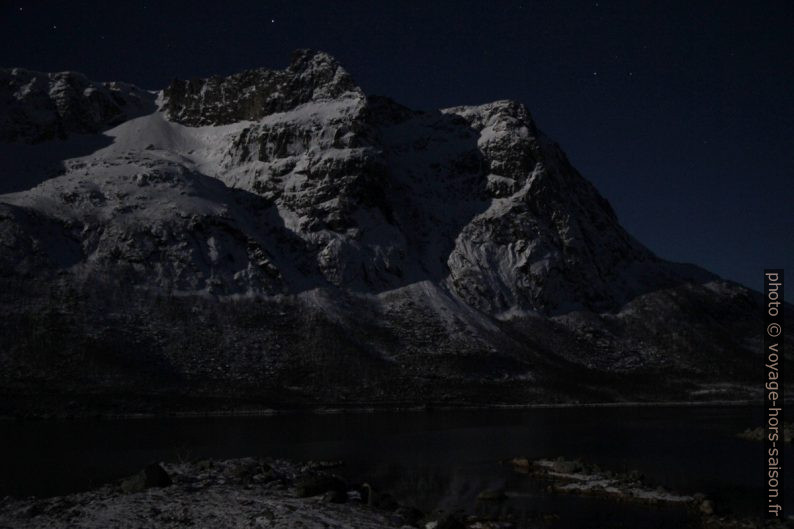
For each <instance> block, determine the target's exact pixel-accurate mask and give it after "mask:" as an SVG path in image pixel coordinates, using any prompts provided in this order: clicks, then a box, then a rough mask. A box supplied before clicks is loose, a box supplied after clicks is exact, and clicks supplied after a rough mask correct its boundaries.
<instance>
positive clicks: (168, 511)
mask: <svg viewBox="0 0 794 529" xmlns="http://www.w3.org/2000/svg"><path fill="white" fill-rule="evenodd" d="M155 468H157V469H159V470H154V469H155ZM312 479H313V480H314V483H315V485H314V486H313V488H312V489H311V491H307V490H305V489H304V491H303V493H299V492H298V491H296V484H298V483H300V482H306V481H309V480H312ZM131 481H132V482H133V484H134V486H130V482H131ZM169 482H170V484H168V483H169ZM340 483H344V482H343V481H342V480H341V479H340V478H336V477H332V474H331V473H330V471H329V470H326V469H322V468H318V467H316V466H312V465H308V466H300V465H296V464H293V463H289V462H286V461H277V460H269V461H262V460H256V459H239V460H228V461H204V462H199V463H184V464H163V465H162V467H160V466H159V465H154V466H152V467H147V469H145V470H144V471H142V472H141V474H140V475H136V476H133V477H132V478H129V479H127V480H123V481H121V482H120V483H116V484H110V485H105V486H103V487H101V488H99V489H96V490H93V491H89V492H83V493H78V494H71V495H68V496H61V497H56V498H49V499H11V498H6V499H4V500H3V501H2V504H0V527H14V528H20V529H22V528H56V527H57V528H60V527H67V526H68V527H81V528H86V529H89V528H96V529H104V528H107V527H124V528H155V527H157V528H160V527H162V528H166V527H184V526H193V527H217V528H243V527H246V528H285V529H286V528H293V527H305V528H322V527H329V526H336V527H356V528H362V529H375V528H383V527H393V524H392V523H391V522H390V521H389V514H390V513H388V512H384V511H380V510H378V509H374V508H371V507H369V506H367V505H366V504H365V503H364V502H362V501H361V500H360V496H359V495H358V493H357V492H355V491H354V490H352V488H351V490H349V491H348V490H347V485H346V484H345V485H344V489H345V490H344V493H345V494H344V496H345V497H344V500H343V501H336V502H328V501H326V500H325V498H324V494H325V493H326V492H328V491H329V490H330V488H333V489H334V490H340V489H339V484H340ZM298 486H299V485H298ZM348 500H349V501H348Z"/></svg>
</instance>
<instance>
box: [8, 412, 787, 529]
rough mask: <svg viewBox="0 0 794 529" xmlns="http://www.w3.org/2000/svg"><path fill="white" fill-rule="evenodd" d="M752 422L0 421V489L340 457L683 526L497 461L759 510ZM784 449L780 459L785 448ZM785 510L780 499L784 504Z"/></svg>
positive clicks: (549, 504)
mask: <svg viewBox="0 0 794 529" xmlns="http://www.w3.org/2000/svg"><path fill="white" fill-rule="evenodd" d="M762 420H763V416H762V410H761V409H760V408H749V407H669V408H668V407H663V408H659V407H652V408H651V407H635V408H557V409H529V410H510V411H501V410H499V411H494V410H477V411H432V412H382V413H370V414H367V413H351V414H339V415H319V414H295V415H284V416H274V417H218V418H178V419H174V418H164V419H125V420H109V421H98V420H74V421H30V422H28V421H25V422H22V421H3V422H0V449H2V452H0V453H2V454H3V456H2V466H1V467H0V495H7V494H10V495H40V496H46V495H54V494H62V493H67V492H73V491H77V490H84V489H88V488H90V487H92V486H94V485H97V484H100V483H103V482H106V481H109V480H113V479H117V478H119V477H122V476H125V475H128V474H131V473H133V472H136V471H137V470H139V469H140V467H142V466H143V465H145V464H147V463H149V462H151V461H161V460H166V461H167V460H177V459H199V458H233V457H243V456H263V457H267V456H272V457H286V458H292V459H299V460H300V459H342V460H344V461H345V463H346V469H345V471H344V473H345V474H346V475H347V477H348V478H350V479H352V480H359V479H360V480H367V481H369V482H370V483H372V484H373V486H375V487H376V488H379V489H381V490H389V491H391V492H392V493H393V495H395V496H396V497H398V498H399V499H401V500H403V501H405V502H407V503H413V504H415V505H416V506H417V507H419V508H421V509H423V510H433V509H439V508H440V509H445V510H447V511H454V510H457V509H463V510H467V511H472V510H474V509H475V508H476V507H475V505H476V501H475V498H476V496H477V494H478V493H479V492H481V491H482V490H484V489H494V488H504V489H505V490H506V491H507V493H508V496H509V497H510V499H509V500H508V502H506V504H504V505H502V506H501V507H500V508H501V509H504V510H508V511H511V512H513V513H514V515H515V516H516V517H517V518H519V519H520V518H521V517H522V516H530V517H531V516H537V514H538V513H558V514H560V515H561V519H560V521H559V522H557V523H556V524H555V525H553V527H559V528H567V527H581V526H583V525H586V526H588V527H623V526H625V527H630V526H634V527H637V526H639V527H680V526H682V523H683V521H684V519H685V513H683V511H682V510H680V509H670V508H653V507H650V508H649V507H641V506H631V505H620V506H619V507H616V505H615V504H614V503H612V502H609V501H608V500H604V499H599V498H577V497H574V496H554V495H549V494H547V493H546V492H544V491H543V488H542V485H541V484H539V483H537V482H535V481H534V480H532V479H530V478H528V477H527V476H524V475H520V474H516V473H514V472H513V471H512V470H511V469H510V468H509V467H508V466H506V465H502V464H500V463H499V462H500V460H504V459H508V458H512V457H516V456H526V457H529V458H537V457H557V456H564V457H566V458H574V457H581V458H583V459H585V460H587V461H589V462H593V463H597V464H599V465H601V466H603V467H606V468H611V469H615V470H630V469H636V470H639V471H641V472H643V473H644V474H645V475H646V476H647V479H648V481H651V482H653V483H654V484H659V485H663V486H666V487H668V488H670V489H673V490H676V491H679V492H684V493H694V492H703V493H706V494H707V495H708V496H709V497H711V498H713V499H714V500H715V502H716V504H717V506H718V507H720V506H729V507H730V509H731V510H732V511H733V512H735V513H737V514H742V515H753V516H755V515H758V516H760V515H761V514H762V512H763V511H762V510H761V509H763V503H764V502H765V501H766V500H765V497H764V496H765V490H764V483H763V464H764V463H763V456H764V454H763V446H762V444H760V443H753V442H749V441H745V440H742V439H739V438H737V437H736V435H735V434H736V433H737V432H740V431H742V430H744V429H745V428H747V427H754V426H757V425H761V424H762ZM787 455H788V458H787V463H788V465H787V466H789V467H790V466H792V465H794V457H792V456H791V449H790V447H789V449H788V452H787ZM786 474H787V475H789V476H790V475H792V473H791V472H790V471H788V472H786ZM788 481H789V483H794V482H792V480H791V479H789V480H788ZM791 496H792V495H789V498H790V497H791ZM792 507H794V505H792V502H791V501H790V500H789V501H788V506H787V510H788V512H791V509H792ZM478 508H483V507H482V506H480V507H478Z"/></svg>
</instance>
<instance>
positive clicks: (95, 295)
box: [0, 51, 761, 412]
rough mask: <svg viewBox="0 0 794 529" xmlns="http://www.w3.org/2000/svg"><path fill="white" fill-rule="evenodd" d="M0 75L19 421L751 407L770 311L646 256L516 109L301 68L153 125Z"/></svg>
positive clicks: (131, 96) (39, 79) (107, 89)
mask: <svg viewBox="0 0 794 529" xmlns="http://www.w3.org/2000/svg"><path fill="white" fill-rule="evenodd" d="M2 75H3V76H5V77H4V79H5V81H4V84H3V85H2V86H0V119H2V123H0V139H2V140H3V141H5V142H6V144H5V145H3V146H2V149H0V155H3V156H4V158H3V159H2V162H3V164H4V165H5V166H6V167H7V168H8V169H9V171H10V172H13V173H14V174H15V176H14V177H13V178H11V177H9V178H8V179H7V181H6V182H3V183H0V184H2V186H3V189H0V190H5V191H16V192H13V193H7V194H5V195H0V245H1V246H2V247H3V252H2V254H0V274H1V275H2V282H3V285H4V287H5V288H3V294H2V296H0V301H2V312H3V315H2V321H3V326H4V329H3V336H4V338H3V341H4V343H3V344H2V346H3V347H2V352H1V353H0V367H1V368H2V373H3V374H2V375H0V386H1V387H0V390H2V391H3V392H5V396H6V399H5V402H6V403H7V404H6V405H5V406H6V408H7V409H6V411H12V412H13V411H16V410H18V409H22V408H30V407H36V406H37V407H39V408H42V409H44V408H47V407H48V406H51V405H54V403H59V404H58V405H59V406H60V405H62V404H63V402H64V400H63V398H62V396H63V395H64V394H65V395H68V396H69V398H70V399H72V400H71V402H73V404H72V406H74V407H78V408H79V407H80V406H88V404H85V402H86V400H84V399H87V398H88V397H87V396H88V395H96V394H102V395H106V396H107V397H108V398H107V399H106V400H105V401H104V402H105V404H107V406H110V407H114V408H119V407H122V408H124V407H126V408H127V409H140V408H143V407H146V406H155V407H162V406H169V407H179V406H186V407H197V406H223V405H230V403H231V404H233V405H236V406H257V407H261V406H277V405H283V406H287V405H296V404H307V405H339V404H358V405H362V404H378V403H380V404H395V403H401V404H423V403H434V402H436V403H437V402H448V403H456V404H460V403H476V404H492V403H498V402H505V403H527V402H537V401H559V400H565V401H570V400H615V399H626V398H631V399H670V398H675V399H693V398H708V397H714V396H716V397H719V398H733V399H735V398H741V396H742V395H744V394H746V393H743V392H746V391H747V390H746V389H742V388H743V386H742V383H743V382H745V381H746V380H748V378H747V377H750V376H751V375H752V371H751V370H749V369H750V368H751V366H753V365H754V362H755V359H756V357H757V356H758V354H759V352H760V346H759V343H760V342H759V340H760V332H759V329H760V328H761V327H760V323H759V316H760V309H759V308H758V306H757V299H756V297H755V295H754V294H753V293H752V292H750V291H748V290H747V289H744V288H743V287H740V286H738V285H735V284H732V283H729V282H725V281H722V280H720V279H719V278H717V277H716V276H714V275H712V274H710V273H708V272H706V271H703V270H701V269H698V268H696V267H693V266H685V265H677V264H673V263H668V262H665V261H663V260H661V259H659V258H657V257H656V256H654V255H653V254H652V253H651V252H650V251H649V250H648V249H646V248H645V247H643V246H642V245H641V244H640V243H639V242H637V241H636V240H634V239H633V238H632V237H631V236H630V235H628V234H627V233H626V231H625V230H624V229H623V228H622V227H621V226H620V224H619V223H618V220H617V218H616V216H615V213H614V212H613V210H612V209H611V207H610V206H609V204H608V203H607V201H606V200H605V199H604V198H603V197H601V196H600V195H599V194H598V192H597V190H596V189H595V188H594V187H593V186H592V185H591V184H590V183H589V182H588V181H587V180H585V179H584V178H583V177H582V176H581V175H580V174H579V173H578V172H577V171H576V170H575V169H574V168H573V167H572V166H571V165H570V163H569V162H568V160H567V158H566V157H565V155H564V153H563V152H562V150H561V149H560V148H559V147H558V146H557V145H556V144H555V143H553V142H552V141H551V140H549V139H548V138H547V137H546V136H544V135H543V133H542V132H541V131H540V130H539V129H538V128H537V126H536V125H535V123H534V121H533V119H532V117H531V115H530V113H529V111H528V110H527V108H526V107H524V106H523V105H521V104H519V103H516V102H512V101H497V102H494V103H489V104H485V105H480V106H469V107H455V108H450V109H444V110H441V111H438V112H417V111H413V110H410V109H407V108H405V107H403V106H401V105H399V104H397V103H395V102H393V101H391V100H389V99H386V98H377V97H368V96H366V95H365V94H364V93H363V92H362V91H361V90H360V89H359V88H358V87H357V86H356V85H355V83H354V82H353V80H352V78H351V77H350V75H349V74H348V73H347V72H346V71H345V70H344V69H343V68H342V67H341V66H340V65H339V64H338V63H337V62H336V61H335V60H334V59H333V58H331V57H330V56H328V55H326V54H324V53H319V52H310V51H300V52H296V54H295V55H294V56H293V60H292V62H291V64H290V65H289V66H288V67H287V68H286V69H285V70H253V71H249V72H243V73H240V74H236V75H233V76H230V77H228V78H210V79H198V80H190V81H174V82H172V83H171V85H170V86H169V87H168V88H166V89H165V90H163V91H162V92H161V93H159V94H156V99H157V101H158V106H157V107H155V106H154V101H155V94H149V93H147V92H144V91H142V90H139V89H137V88H135V87H131V86H129V85H121V84H117V83H109V84H107V83H106V84H103V85H99V84H96V83H90V82H89V81H87V80H85V78H83V77H82V76H80V75H79V74H73V73H64V74H39V73H32V72H26V71H22V70H19V69H14V70H4V71H3V74H2ZM3 90H5V91H3ZM114 125H115V126H114ZM54 138H59V139H57V140H54ZM51 139H53V140H52V141H45V140H51ZM31 144H34V145H31ZM32 160H36V161H37V163H33V162H32ZM42 160H44V161H42ZM45 162H46V163H45ZM717 359H719V363H718V364H716V365H715V364H714V362H715V361H716V360H717ZM660 374H662V375H664V378H663V379H661V381H660V379H659V375H660ZM650 381H653V383H652V384H651V383H648V382H650ZM31 396H33V397H31ZM114 399H115V400H114ZM67 402H69V400H68V399H67Z"/></svg>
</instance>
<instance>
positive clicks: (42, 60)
mask: <svg viewBox="0 0 794 529" xmlns="http://www.w3.org/2000/svg"><path fill="white" fill-rule="evenodd" d="M380 4H384V5H380ZM385 4H387V3H386V2H372V1H367V2H363V1H362V2H341V1H340V2H298V1H257V2H250V1H249V2H243V1H240V2H234V1H227V2H217V3H213V4H211V5H210V4H209V3H208V5H206V6H202V5H201V2H176V1H168V2H145V1H140V2H121V1H115V0H114V1H107V0H104V1H98V2H75V1H63V2H45V1H37V2H8V1H6V0H2V1H0V65H2V66H22V67H26V68H30V69H36V70H44V71H59V70H67V69H68V70H77V71H81V72H83V73H85V74H86V75H87V76H89V77H90V78H92V79H94V80H100V81H104V80H120V81H128V82H132V83H135V84H137V85H140V86H142V87H144V88H150V89H159V88H162V87H164V86H165V85H166V84H167V83H168V82H169V81H170V80H171V79H172V78H174V77H179V78H191V77H203V76H208V75H212V74H229V73H233V72H236V71H239V70H242V69H246V68H255V67H262V66H264V67H272V68H283V67H284V66H286V65H287V64H288V62H289V54H290V52H291V51H292V50H293V49H296V48H316V49H321V50H324V51H327V52H329V53H331V54H332V55H334V56H336V58H337V59H338V60H339V61H340V62H341V63H342V64H343V65H344V66H345V68H346V69H347V70H348V71H349V72H350V73H351V74H352V75H353V77H354V78H355V79H356V81H357V82H358V83H359V85H360V86H361V87H362V88H363V89H364V90H365V91H366V92H367V93H371V94H381V95H388V96H390V97H392V98H394V99H396V100H397V101H399V102H401V103H403V104H406V105H408V106H411V107H414V108H421V109H434V108H439V107H445V106H452V105H459V104H478V103H484V102H488V101H492V100H496V99H505V98H509V99H516V100H519V101H521V102H523V103H525V104H526V105H527V106H528V107H529V109H530V110H531V111H532V113H533V115H534V117H535V119H536V121H537V122H538V125H539V126H540V128H542V129H543V130H544V131H545V132H546V133H547V134H549V135H550V136H551V137H552V138H554V139H555V140H557V141H558V142H559V143H560V144H561V145H562V147H563V148H564V149H565V151H566V152H567V153H568V155H569V157H570V159H571V160H572V161H573V163H574V165H575V166H576V167H577V168H578V169H579V170H580V171H581V172H582V174H583V175H584V176H585V177H587V178H589V179H590V180H591V181H593V182H594V183H595V185H596V186H597V187H598V189H599V190H600V191H601V192H602V193H603V194H604V195H605V196H606V197H607V198H608V199H609V200H610V202H611V203H612V205H613V206H614V207H615V210H616V211H617V213H618V216H619V217H620V220H621V222H622V223H623V225H624V226H625V227H626V228H627V229H628V230H629V232H631V233H632V234H633V235H635V236H636V237H637V238H638V239H639V240H640V241H642V242H643V243H645V244H646V245H647V246H649V247H650V248H651V249H652V250H653V251H654V252H656V253H657V254H658V255H660V256H661V257H664V258H667V259H672V260H676V261H687V262H693V263H696V264H699V265H701V266H704V267H706V268H708V269H710V270H712V271H714V272H716V273H718V274H720V275H722V276H724V277H727V278H730V279H733V280H736V281H739V282H741V283H744V284H746V285H748V286H751V287H753V288H755V289H758V290H760V289H761V286H762V282H761V280H762V270H763V268H764V267H786V268H789V269H791V268H792V266H791V265H792V264H794V263H793V262H792V254H793V252H792V248H793V247H794V244H792V243H794V237H793V236H792V233H794V212H793V210H794V208H793V207H792V204H794V186H792V177H793V176H794V97H793V96H792V94H794V38H793V37H792V34H794V2H791V0H780V1H760V2H752V1H747V0H745V1H741V2H731V1H728V2H722V1H720V2H718V1H713V2H710V1H699V2H692V1H680V2H676V1H665V2H657V1H648V2H642V1H637V0H632V1H623V2H613V1H610V0H599V1H597V2H586V1H581V2H565V1H560V0H557V1H543V2H490V1H489V2H485V1H483V2H461V1H456V2H430V1H422V2H396V1H395V2H389V3H388V4H389V5H385ZM75 6H77V7H75ZM792 285H794V277H791V278H790V279H789V281H788V288H787V297H788V299H789V300H792V299H794V298H792V297H791V296H792V293H794V288H792Z"/></svg>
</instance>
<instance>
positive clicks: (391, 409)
mask: <svg viewBox="0 0 794 529" xmlns="http://www.w3.org/2000/svg"><path fill="white" fill-rule="evenodd" d="M785 404H792V405H794V399H791V400H786V401H785V402H784V405H785ZM745 406H747V407H749V406H758V407H759V409H762V403H760V402H758V401H756V400H747V399H743V400H713V401H658V402H648V401H625V402H569V403H565V402H561V403H529V404H492V405H468V404H461V405H431V406H427V405H417V406H351V407H316V408H308V407H307V408H279V409H277V408H260V409H251V410H205V411H171V412H140V413H72V414H52V415H49V416H48V415H43V416H42V415H31V416H13V415H0V421H5V422H10V421H26V420H27V421H72V420H107V421H114V420H130V419H141V420H144V419H195V418H216V417H230V418H232V417H275V416H285V415H301V414H306V415H346V414H351V415H352V414H371V413H421V412H424V413H432V412H436V411H444V412H448V411H488V410H492V411H520V410H533V409H572V408H690V407H692V408H694V407H745Z"/></svg>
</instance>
